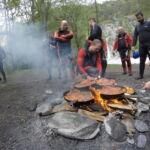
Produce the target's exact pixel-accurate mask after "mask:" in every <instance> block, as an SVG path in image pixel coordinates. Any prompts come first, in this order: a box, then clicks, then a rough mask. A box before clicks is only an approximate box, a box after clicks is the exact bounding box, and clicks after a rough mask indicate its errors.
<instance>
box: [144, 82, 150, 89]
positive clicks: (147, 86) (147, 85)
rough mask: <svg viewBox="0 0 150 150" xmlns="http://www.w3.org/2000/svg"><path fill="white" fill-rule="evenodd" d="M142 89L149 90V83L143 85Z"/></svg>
mask: <svg viewBox="0 0 150 150" xmlns="http://www.w3.org/2000/svg"><path fill="white" fill-rule="evenodd" d="M143 88H144V89H150V81H148V82H146V83H145V84H144V87H143Z"/></svg>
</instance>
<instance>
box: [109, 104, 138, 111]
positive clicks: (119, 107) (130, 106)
mask: <svg viewBox="0 0 150 150" xmlns="http://www.w3.org/2000/svg"><path fill="white" fill-rule="evenodd" d="M108 106H109V107H112V108H115V109H121V110H129V111H133V110H136V107H135V106H134V105H131V104H130V105H120V104H108Z"/></svg>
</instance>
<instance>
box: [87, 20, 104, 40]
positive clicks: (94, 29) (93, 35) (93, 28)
mask: <svg viewBox="0 0 150 150" xmlns="http://www.w3.org/2000/svg"><path fill="white" fill-rule="evenodd" d="M89 26H90V35H89V37H88V40H90V41H93V40H94V39H99V40H100V39H102V29H101V26H99V25H98V24H97V23H96V19H95V18H90V19H89Z"/></svg>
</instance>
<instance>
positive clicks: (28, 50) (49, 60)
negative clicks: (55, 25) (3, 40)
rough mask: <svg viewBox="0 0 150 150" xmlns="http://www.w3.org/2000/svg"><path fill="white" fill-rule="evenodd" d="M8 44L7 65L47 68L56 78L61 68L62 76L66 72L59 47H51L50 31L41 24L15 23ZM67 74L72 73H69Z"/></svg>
mask: <svg viewBox="0 0 150 150" xmlns="http://www.w3.org/2000/svg"><path fill="white" fill-rule="evenodd" d="M6 45H7V49H6V50H7V64H8V65H7V66H9V64H10V66H11V67H12V68H14V69H28V68H39V69H46V70H47V72H48V74H49V75H51V76H52V77H55V78H57V77H59V73H60V70H61V76H62V77H63V76H64V75H65V74H66V70H65V69H66V68H65V69H62V67H63V66H64V65H63V64H61V63H60V60H59V58H58V56H57V49H56V48H50V32H44V31H43V30H41V28H40V26H39V25H35V24H15V25H14V26H13V28H12V30H11V31H10V34H9V36H8V39H7V44H6ZM61 59H62V60H63V58H62V57H61ZM14 69H13V70H14ZM67 76H70V75H68V73H67Z"/></svg>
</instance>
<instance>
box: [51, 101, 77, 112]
mask: <svg viewBox="0 0 150 150" xmlns="http://www.w3.org/2000/svg"><path fill="white" fill-rule="evenodd" d="M60 111H72V112H76V111H77V109H75V108H74V107H72V106H70V105H69V104H68V103H64V104H60V105H57V106H55V107H54V108H53V109H52V113H57V112H60Z"/></svg>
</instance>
